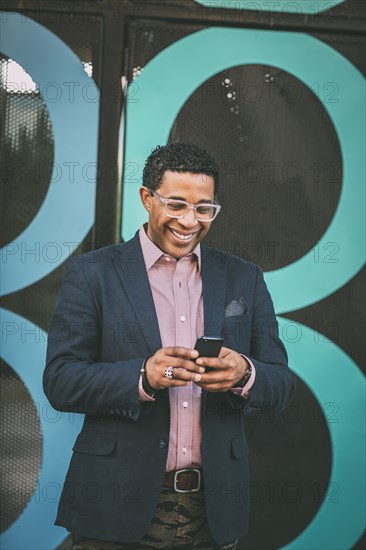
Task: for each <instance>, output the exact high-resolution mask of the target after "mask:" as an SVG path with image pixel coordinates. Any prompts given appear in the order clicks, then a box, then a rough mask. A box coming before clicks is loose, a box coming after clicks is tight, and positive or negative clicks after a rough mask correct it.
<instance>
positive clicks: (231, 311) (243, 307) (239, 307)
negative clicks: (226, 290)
mask: <svg viewBox="0 0 366 550" xmlns="http://www.w3.org/2000/svg"><path fill="white" fill-rule="evenodd" d="M248 311H249V307H248V304H247V303H246V301H245V300H244V298H243V297H242V296H241V297H240V298H239V301H238V302H237V301H236V300H232V301H231V302H230V304H228V305H227V306H226V308H225V317H234V315H245V314H246V313H248Z"/></svg>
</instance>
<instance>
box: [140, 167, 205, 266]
mask: <svg viewBox="0 0 366 550" xmlns="http://www.w3.org/2000/svg"><path fill="white" fill-rule="evenodd" d="M156 191H157V192H158V193H159V195H161V196H162V197H164V198H165V199H179V200H184V201H187V202H189V203H191V204H197V203H199V202H213V200H214V179H213V177H212V176H207V175H206V174H191V173H190V172H172V171H170V170H166V172H165V173H164V177H163V181H162V183H161V185H160V186H159V187H158V189H157V190H156ZM140 196H141V200H142V203H143V205H144V207H145V209H146V210H147V211H148V213H149V223H148V229H147V235H148V237H149V238H150V240H152V241H153V243H154V244H156V246H158V247H159V248H160V249H161V250H162V251H163V252H165V253H166V254H169V255H170V256H172V257H174V258H177V259H179V258H182V257H183V256H186V255H187V254H189V253H190V252H192V250H193V249H194V248H195V247H196V246H197V244H198V243H199V242H200V241H201V240H202V239H203V237H204V236H205V235H206V234H207V233H208V231H209V229H210V226H211V223H212V222H199V221H197V220H196V218H195V212H194V210H193V208H190V209H189V211H188V212H187V214H186V215H185V216H184V218H180V219H178V218H170V217H169V216H167V214H166V211H165V206H164V204H163V203H162V202H161V201H160V200H159V198H158V197H155V196H151V195H150V194H149V192H148V191H147V190H146V189H145V188H143V187H142V188H141V189H140Z"/></svg>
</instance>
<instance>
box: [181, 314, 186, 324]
mask: <svg viewBox="0 0 366 550" xmlns="http://www.w3.org/2000/svg"><path fill="white" fill-rule="evenodd" d="M180 320H181V321H182V323H183V322H184V321H185V320H186V318H185V317H184V315H181V316H180Z"/></svg>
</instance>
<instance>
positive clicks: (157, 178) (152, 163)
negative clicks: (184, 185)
mask: <svg viewBox="0 0 366 550" xmlns="http://www.w3.org/2000/svg"><path fill="white" fill-rule="evenodd" d="M166 170H172V171H173V172H191V173H192V174H206V175H207V176H212V177H213V179H214V189H215V197H216V195H217V191H218V188H219V181H220V178H219V167H218V165H217V162H216V161H215V159H214V158H213V157H212V156H211V155H210V154H209V153H208V152H207V151H205V150H204V149H200V147H197V145H193V144H192V143H169V144H168V145H158V146H157V147H155V149H154V150H153V151H152V152H151V154H150V155H149V157H148V158H147V159H146V162H145V167H144V172H143V177H142V182H143V183H142V185H144V186H145V187H147V188H148V189H152V190H153V191H155V190H156V189H158V188H159V186H160V185H161V183H162V181H163V177H164V172H165V171H166Z"/></svg>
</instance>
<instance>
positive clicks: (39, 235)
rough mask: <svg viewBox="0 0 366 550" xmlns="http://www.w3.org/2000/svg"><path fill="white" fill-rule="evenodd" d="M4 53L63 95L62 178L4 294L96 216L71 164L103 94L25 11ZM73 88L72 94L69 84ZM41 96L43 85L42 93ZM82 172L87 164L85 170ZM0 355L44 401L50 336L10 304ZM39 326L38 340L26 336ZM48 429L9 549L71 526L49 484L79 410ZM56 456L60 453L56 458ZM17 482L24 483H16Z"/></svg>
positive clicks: (82, 162) (42, 271) (9, 251)
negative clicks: (60, 520)
mask: <svg viewBox="0 0 366 550" xmlns="http://www.w3.org/2000/svg"><path fill="white" fill-rule="evenodd" d="M0 35H1V52H2V53H3V54H5V55H7V56H8V57H9V58H12V59H14V60H15V61H17V62H18V63H19V64H20V65H21V66H22V67H23V68H24V69H25V70H26V71H27V72H28V73H29V74H30V76H31V77H32V78H33V79H34V80H35V81H36V82H37V83H38V84H39V87H40V90H42V89H45V88H46V87H47V85H48V84H50V83H55V84H57V86H59V87H61V88H62V90H63V92H64V93H63V94H62V95H61V96H60V97H59V99H58V101H57V102H53V101H48V100H47V98H46V97H43V99H44V101H45V103H46V105H47V107H48V110H49V114H50V118H51V122H52V129H53V133H54V141H55V158H54V166H56V167H58V168H59V169H60V168H61V170H62V175H61V178H60V179H59V178H57V181H55V178H53V177H52V178H51V183H50V185H49V189H48V193H47V195H46V197H45V200H44V202H43V204H42V206H41V208H40V209H39V211H38V212H37V215H36V216H35V218H34V219H33V220H32V222H31V223H30V225H29V226H28V227H27V228H26V229H25V230H24V231H23V233H22V234H21V235H19V236H18V237H17V238H16V239H15V240H14V241H13V242H12V243H9V244H8V245H6V246H5V247H4V248H3V249H2V250H1V260H2V266H1V267H2V277H1V294H9V293H11V292H17V291H18V290H20V289H22V288H25V287H27V286H29V285H31V284H33V283H34V282H36V281H38V280H40V279H42V278H43V277H46V276H47V275H48V274H49V273H50V272H52V271H53V270H54V269H56V267H58V266H59V265H61V264H62V263H63V262H64V261H65V260H66V259H67V257H68V256H69V255H70V254H71V252H72V250H73V248H75V247H76V246H77V245H78V244H79V243H80V242H81V241H82V240H83V239H84V237H85V236H86V234H87V233H88V231H89V230H90V228H91V226H92V225H93V223H94V209H95V194H96V180H95V177H93V176H92V175H91V174H88V175H87V177H86V178H84V179H83V178H82V177H80V178H78V179H77V181H76V180H75V181H70V180H69V178H68V174H69V171H68V169H67V168H68V165H69V164H70V163H72V162H75V164H77V166H79V167H80V171H81V172H82V171H83V170H82V168H85V167H87V166H95V167H96V161H97V142H98V115H99V101H94V100H93V101H91V100H90V99H89V101H88V98H90V97H91V93H90V92H89V95H88V97H87V96H86V95H83V92H86V90H87V89H88V88H89V87H90V86H92V87H94V88H95V83H94V82H93V80H92V79H90V78H89V77H88V76H87V74H86V73H85V71H84V70H83V66H82V64H81V62H80V60H79V59H78V57H77V56H76V55H75V54H74V53H73V52H72V51H71V50H70V49H69V48H68V46H66V44H65V43H64V42H62V40H60V39H59V38H57V36H55V35H54V34H53V33H52V32H50V31H49V30H47V29H46V28H45V27H43V26H42V25H39V24H38V23H36V22H35V21H33V20H32V19H29V18H27V17H25V16H24V15H21V14H20V13H11V12H0ZM70 86H73V90H74V93H73V94H72V96H70V95H69V93H68V90H69V89H70V88H69V87H70ZM41 95H42V92H41ZM84 175H85V171H84ZM36 245H37V246H38V247H39V250H40V251H41V254H40V256H39V257H36V255H27V261H26V262H25V261H24V255H23V253H22V250H24V247H26V248H27V249H28V250H34V249H35V246H36ZM49 246H55V247H57V249H58V250H59V254H58V258H57V261H53V262H52V263H50V262H49V261H47V254H42V251H46V250H47V248H48V247H49ZM1 321H2V344H3V346H2V356H3V358H4V359H5V361H7V362H8V363H9V365H10V366H11V367H12V368H13V369H14V370H15V371H16V372H17V374H18V375H19V377H20V378H21V379H22V380H23V382H24V384H25V385H26V387H27V389H28V390H29V392H30V394H31V397H32V398H33V400H34V402H35V403H38V404H42V405H43V404H45V403H46V404H47V401H46V397H45V395H44V393H43V390H42V371H43V367H44V362H45V356H46V335H45V333H44V332H43V331H42V330H41V329H40V328H39V327H36V326H35V325H34V324H33V323H30V322H29V321H28V320H27V319H25V318H24V317H20V316H19V315H16V314H14V313H12V312H10V311H6V310H3V309H2V310H1ZM34 330H38V331H39V337H40V341H39V342H37V341H36V340H37V339H36V338H34V339H33V340H32V339H30V338H24V334H27V332H28V334H29V331H30V332H32V331H34ZM39 420H40V423H41V428H42V436H43V455H42V471H41V473H40V477H39V480H38V484H37V487H36V492H37V493H38V494H39V495H40V499H39V502H37V501H36V500H35V499H34V497H32V498H31V500H30V502H29V503H28V505H27V506H26V508H25V510H24V512H23V513H22V514H20V516H19V517H18V518H17V519H16V521H15V522H14V523H13V524H12V525H11V526H10V527H9V528H8V529H7V530H6V531H5V532H4V533H3V534H2V536H1V543H2V544H1V546H2V548H4V549H7V550H11V549H14V550H19V549H22V550H25V549H27V548H32V549H33V548H37V549H38V550H41V549H45V550H46V549H47V550H49V549H50V548H54V547H56V546H57V545H58V544H59V543H60V542H61V541H62V540H63V539H64V538H65V536H67V531H66V530H65V529H63V528H61V527H55V526H54V525H53V522H54V518H55V512H56V506H57V500H58V499H57V498H53V496H51V494H48V493H47V491H48V490H49V491H51V492H52V491H53V494H54V492H55V491H56V496H57V493H60V489H61V485H62V482H63V479H64V476H65V472H66V469H67V465H68V463H69V460H70V454H71V453H70V450H71V446H72V443H73V441H74V440H75V437H76V435H77V433H78V432H79V431H80V427H81V422H82V417H81V415H76V416H74V415H71V416H70V415H64V414H62V415H60V417H59V422H58V424H57V429H56V428H55V426H54V425H53V424H52V423H50V422H47V420H48V419H47V418H45V417H44V415H41V416H40V419H39ZM55 457H57V458H55ZM18 489H19V488H18Z"/></svg>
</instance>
